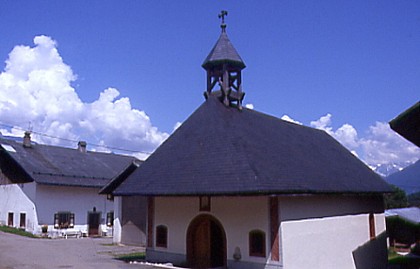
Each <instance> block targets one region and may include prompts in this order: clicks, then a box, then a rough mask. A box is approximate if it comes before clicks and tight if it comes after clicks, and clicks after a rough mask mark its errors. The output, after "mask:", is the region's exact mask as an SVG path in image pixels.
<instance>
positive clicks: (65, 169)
mask: <svg viewBox="0 0 420 269" xmlns="http://www.w3.org/2000/svg"><path fill="white" fill-rule="evenodd" d="M135 161H138V160H137V159H136V158H134V157H131V156H124V155H117V154H111V153H101V152H92V151H86V152H81V151H80V150H77V149H71V148H64V147H58V146H50V145H41V144H33V143H32V144H31V146H30V147H24V146H23V144H22V143H21V142H18V141H13V140H10V139H4V138H0V165H1V170H2V172H3V173H4V174H6V175H7V176H8V177H9V178H10V179H11V181H12V182H14V183H25V182H33V181H35V182H36V183H39V184H46V185H62V186H78V187H94V188H101V187H103V186H105V185H106V184H107V183H108V182H109V181H110V180H111V179H112V178H114V177H116V176H118V175H119V174H120V173H122V172H123V171H124V170H125V169H127V168H128V167H130V165H131V164H132V163H133V162H135Z"/></svg>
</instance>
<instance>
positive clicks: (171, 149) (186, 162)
mask: <svg viewBox="0 0 420 269" xmlns="http://www.w3.org/2000/svg"><path fill="white" fill-rule="evenodd" d="M390 191H391V189H390V187H389V185H388V184H387V183H386V182H385V181H384V180H383V179H382V178H381V177H380V176H379V175H377V174H376V173H374V172H373V171H372V170H371V169H370V168H368V167H367V166H366V165H365V164H364V163H362V162H361V161H360V160H359V159H358V158H356V157H355V156H354V155H353V154H352V153H350V152H349V151H348V150H347V149H345V148H344V147H343V146H342V145H341V144H339V143H338V142H337V141H336V140H334V139H333V138H332V137H331V136H330V135H328V134H327V133H326V132H324V131H321V130H317V129H313V128H310V127H306V126H302V125H297V124H294V123H290V122H286V121H283V120H281V119H278V118H275V117H273V116H269V115H266V114H263V113H260V112H257V111H255V110H249V109H246V108H244V109H243V110H242V111H240V110H238V109H237V108H234V107H226V106H224V105H223V104H222V103H221V102H220V101H219V100H218V99H216V98H215V97H213V96H210V97H209V98H208V99H207V101H205V102H204V103H203V104H202V105H201V106H200V107H199V108H198V109H197V110H196V111H195V112H194V113H193V114H192V115H191V116H190V117H189V118H188V119H187V120H186V121H185V122H184V123H183V124H182V125H181V126H180V127H179V128H178V129H177V130H176V131H175V132H174V133H173V134H172V135H171V136H170V137H169V138H168V139H167V140H166V141H165V142H164V143H163V144H162V145H161V146H160V147H159V148H158V149H157V150H156V151H155V152H154V153H153V154H152V155H151V156H150V157H149V158H148V159H147V160H146V161H145V162H144V163H143V164H142V165H141V166H140V167H139V168H138V169H136V170H135V171H134V172H133V173H132V174H131V175H130V176H129V177H128V178H127V179H126V180H125V181H124V182H123V183H122V184H121V185H120V186H119V187H118V188H117V189H116V190H115V191H114V194H115V195H146V196H178V195H179V196H181V195H187V196H189V195H190V196H196V195H251V194H252V195H254V194H284V193H288V194H301V193H382V192H390Z"/></svg>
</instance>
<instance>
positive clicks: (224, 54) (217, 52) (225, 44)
mask: <svg viewBox="0 0 420 269" xmlns="http://www.w3.org/2000/svg"><path fill="white" fill-rule="evenodd" d="M222 63H230V64H231V65H232V66H235V67H238V68H240V69H243V68H245V63H244V62H243V61H242V59H241V56H239V54H238V52H237V51H236V49H235V48H234V47H233V45H232V43H231V42H230V40H229V38H228V36H227V34H226V31H222V33H221V35H220V37H219V39H218V40H217V42H216V44H215V45H214V47H213V49H212V50H211V51H210V53H209V55H208V56H207V58H206V59H205V60H204V62H203V64H202V65H201V66H202V67H203V68H205V69H209V68H211V67H213V66H217V65H220V64H222Z"/></svg>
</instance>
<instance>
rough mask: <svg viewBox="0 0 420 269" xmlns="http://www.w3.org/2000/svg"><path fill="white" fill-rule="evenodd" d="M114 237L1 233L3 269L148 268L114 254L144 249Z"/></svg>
mask: <svg viewBox="0 0 420 269" xmlns="http://www.w3.org/2000/svg"><path fill="white" fill-rule="evenodd" d="M111 243H112V239H111V238H80V239H75V238H69V239H33V238H28V237H22V236H17V235H12V234H8V233H3V232H0V269H50V268H72V269H94V268H95V269H96V268H101V269H120V268H121V269H149V268H153V267H152V266H146V265H138V264H137V265H134V264H127V263H124V262H122V261H118V260H115V259H113V257H114V255H115V254H124V253H132V252H142V251H144V248H141V247H133V246H116V245H111Z"/></svg>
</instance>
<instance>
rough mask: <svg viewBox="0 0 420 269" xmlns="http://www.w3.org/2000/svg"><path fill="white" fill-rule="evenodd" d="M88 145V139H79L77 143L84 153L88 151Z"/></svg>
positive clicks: (79, 149)
mask: <svg viewBox="0 0 420 269" xmlns="http://www.w3.org/2000/svg"><path fill="white" fill-rule="evenodd" d="M86 145H87V143H86V141H79V143H77V150H78V151H80V152H82V153H86Z"/></svg>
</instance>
